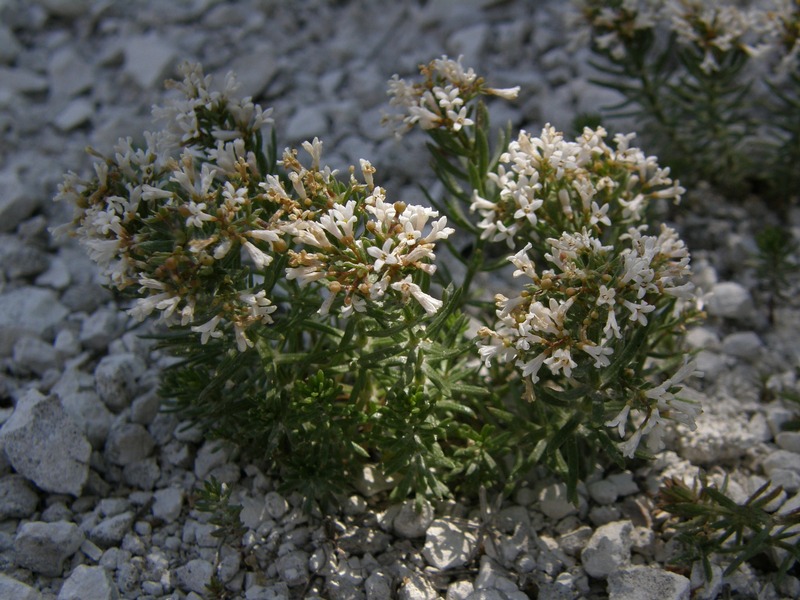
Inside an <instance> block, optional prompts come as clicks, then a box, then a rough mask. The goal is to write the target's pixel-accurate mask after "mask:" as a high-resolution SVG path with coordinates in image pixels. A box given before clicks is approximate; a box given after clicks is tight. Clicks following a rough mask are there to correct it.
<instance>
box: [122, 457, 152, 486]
mask: <svg viewBox="0 0 800 600" xmlns="http://www.w3.org/2000/svg"><path fill="white" fill-rule="evenodd" d="M160 476H161V469H160V468H159V466H158V461H157V460H156V459H155V457H153V456H150V457H148V458H145V459H143V460H137V461H136V462H132V463H128V464H127V465H125V468H123V469H122V480H123V481H124V482H125V483H127V484H128V485H129V486H131V487H135V488H139V489H140V490H152V489H153V488H154V487H155V486H156V482H157V481H158V478H159V477H160Z"/></svg>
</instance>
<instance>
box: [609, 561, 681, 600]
mask: <svg viewBox="0 0 800 600" xmlns="http://www.w3.org/2000/svg"><path fill="white" fill-rule="evenodd" d="M690 594H691V584H690V582H689V580H688V579H687V578H686V577H684V576H683V575H678V574H677V573H672V572H670V571H663V570H661V569H654V568H652V567H643V566H634V567H625V568H622V569H618V570H615V571H614V572H612V573H610V574H609V575H608V598H609V600H689V597H690Z"/></svg>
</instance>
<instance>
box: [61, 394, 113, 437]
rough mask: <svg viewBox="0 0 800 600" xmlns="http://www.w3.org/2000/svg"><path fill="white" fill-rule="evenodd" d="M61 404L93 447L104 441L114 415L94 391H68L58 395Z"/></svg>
mask: <svg viewBox="0 0 800 600" xmlns="http://www.w3.org/2000/svg"><path fill="white" fill-rule="evenodd" d="M60 398H61V405H62V406H63V407H64V410H65V411H67V414H68V415H69V416H70V417H72V420H73V421H75V423H77V424H78V426H79V427H80V428H81V430H82V431H83V432H84V434H85V435H86V437H87V439H88V440H89V442H90V443H91V444H92V447H93V448H96V449H101V448H102V447H103V445H104V444H105V443H106V438H107V437H108V432H109V431H110V430H111V425H112V423H113V422H114V415H113V414H112V413H111V411H110V410H108V408H106V405H105V404H103V402H102V401H101V400H100V396H98V395H97V394H96V393H95V392H94V391H69V392H65V393H63V394H62V395H60Z"/></svg>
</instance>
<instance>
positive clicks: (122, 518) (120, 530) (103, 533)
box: [89, 511, 135, 548]
mask: <svg viewBox="0 0 800 600" xmlns="http://www.w3.org/2000/svg"><path fill="white" fill-rule="evenodd" d="M134 518H135V515H134V513H133V512H130V511H129V512H124V513H122V514H119V515H114V516H113V517H109V518H107V519H103V520H102V521H100V522H99V523H98V524H97V525H95V526H94V527H92V529H91V531H89V539H90V540H92V542H94V543H95V544H97V545H98V546H99V547H100V548H110V547H112V546H117V545H119V543H120V542H121V541H122V538H124V537H125V534H126V533H128V532H129V531H130V530H131V526H132V525H133V521H134Z"/></svg>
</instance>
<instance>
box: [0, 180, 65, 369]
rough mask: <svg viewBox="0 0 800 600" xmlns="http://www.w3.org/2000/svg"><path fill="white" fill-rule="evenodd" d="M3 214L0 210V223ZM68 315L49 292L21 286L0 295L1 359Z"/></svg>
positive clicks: (39, 335) (51, 327) (0, 185)
mask: <svg viewBox="0 0 800 600" xmlns="http://www.w3.org/2000/svg"><path fill="white" fill-rule="evenodd" d="M0 187H2V181H1V180H0ZM1 203H2V201H0V204H1ZM2 212H3V209H2V206H0V223H2V222H3V218H2ZM67 314H69V311H68V310H67V308H66V307H65V306H64V305H63V304H61V303H60V302H59V301H58V297H57V296H56V294H55V293H54V292H53V291H52V290H47V289H43V288H37V287H33V286H24V287H20V288H17V289H14V290H11V291H9V292H6V293H4V294H2V295H0V356H8V355H9V354H10V353H11V351H12V349H13V347H14V344H15V343H16V341H17V340H18V339H19V338H20V337H22V336H24V335H26V334H28V335H33V336H36V337H42V336H44V335H45V333H46V332H48V331H49V330H51V329H53V328H54V327H55V326H56V325H57V324H58V323H60V322H61V321H62V320H63V319H64V318H65V317H66V316H67Z"/></svg>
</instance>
